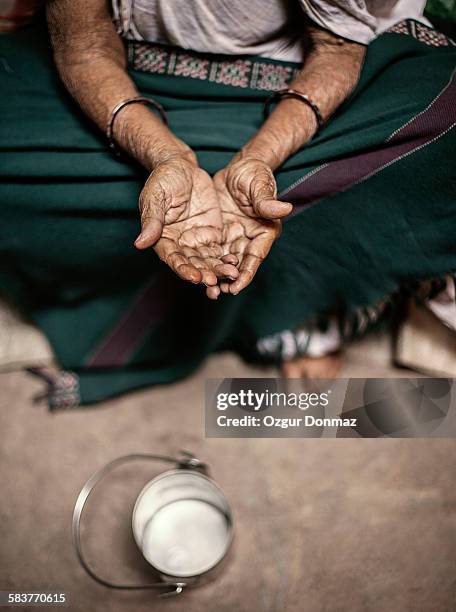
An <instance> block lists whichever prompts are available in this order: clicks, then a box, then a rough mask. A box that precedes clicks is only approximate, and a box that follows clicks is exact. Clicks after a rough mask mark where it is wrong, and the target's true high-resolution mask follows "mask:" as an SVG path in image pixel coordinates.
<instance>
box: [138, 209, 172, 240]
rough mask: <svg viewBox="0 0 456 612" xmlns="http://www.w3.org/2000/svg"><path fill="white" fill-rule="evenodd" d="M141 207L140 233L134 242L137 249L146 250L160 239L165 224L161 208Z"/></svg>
mask: <svg viewBox="0 0 456 612" xmlns="http://www.w3.org/2000/svg"><path fill="white" fill-rule="evenodd" d="M140 207H141V232H140V234H139V236H138V237H137V238H136V240H135V247H136V248H137V249H147V248H148V247H151V246H153V245H154V244H155V243H156V242H157V240H159V239H160V238H161V235H162V232H163V225H164V223H165V212H164V210H163V208H162V207H161V206H160V207H155V206H154V207H152V206H150V205H148V204H146V205H142V203H141V202H140Z"/></svg>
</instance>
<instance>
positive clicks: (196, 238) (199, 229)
mask: <svg viewBox="0 0 456 612" xmlns="http://www.w3.org/2000/svg"><path fill="white" fill-rule="evenodd" d="M139 208H140V212H141V233H140V235H139V236H138V238H137V239H136V241H135V246H136V247H137V248H138V249H146V248H148V247H153V248H154V250H155V252H156V253H157V255H158V256H159V257H160V259H161V260H163V261H164V262H166V263H167V264H168V266H169V267H170V268H171V269H172V270H174V272H175V273H176V274H177V275H178V276H180V278H182V279H184V280H187V281H190V282H192V283H196V284H197V283H203V284H204V285H206V287H207V295H208V297H211V298H216V297H217V295H218V291H215V290H214V288H215V286H216V285H217V282H218V281H220V280H223V279H228V280H231V281H234V280H236V279H237V277H238V276H239V271H238V269H237V268H236V264H237V263H238V261H237V257H236V256H235V255H226V256H223V251H222V229H223V228H222V214H221V211H220V206H219V203H218V199H217V194H216V191H215V188H214V185H213V181H212V179H211V177H210V176H209V175H208V174H207V172H205V171H204V170H202V169H201V168H199V167H198V165H197V163H196V161H194V160H193V159H189V158H188V157H185V156H180V155H177V156H172V157H170V158H168V159H166V160H165V161H162V162H160V163H158V164H157V165H156V166H155V168H154V170H153V172H152V173H151V175H150V176H149V178H148V179H147V182H146V184H145V186H144V188H143V190H142V192H141V195H140V198H139Z"/></svg>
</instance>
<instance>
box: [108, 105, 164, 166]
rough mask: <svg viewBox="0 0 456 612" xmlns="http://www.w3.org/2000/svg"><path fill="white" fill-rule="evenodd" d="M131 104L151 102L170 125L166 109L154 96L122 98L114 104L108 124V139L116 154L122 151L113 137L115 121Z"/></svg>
mask: <svg viewBox="0 0 456 612" xmlns="http://www.w3.org/2000/svg"><path fill="white" fill-rule="evenodd" d="M129 104H149V105H150V106H153V107H154V108H155V110H157V111H158V114H159V115H160V117H161V119H162V121H163V123H164V124H165V125H168V118H167V117H166V113H165V109H164V108H163V106H162V105H161V104H159V103H158V102H157V101H156V100H153V99H152V98H144V97H143V96H136V97H135V98H128V99H127V100H122V102H119V104H116V106H114V108H113V109H112V111H111V114H110V116H109V120H108V124H107V126H106V137H107V139H108V143H109V146H110V148H111V149H112V150H113V151H114V153H115V154H116V155H120V151H119V149H118V147H117V145H116V143H115V141H114V137H113V128H114V121H115V119H116V117H117V115H118V114H119V113H120V111H121V110H122V109H123V108H125V106H128V105H129Z"/></svg>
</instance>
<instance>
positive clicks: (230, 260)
mask: <svg viewBox="0 0 456 612" xmlns="http://www.w3.org/2000/svg"><path fill="white" fill-rule="evenodd" d="M220 259H221V261H223V263H227V264H233V266H237V265H238V263H239V258H238V257H236V255H233V254H232V253H229V254H228V255H223V257H221V258H220Z"/></svg>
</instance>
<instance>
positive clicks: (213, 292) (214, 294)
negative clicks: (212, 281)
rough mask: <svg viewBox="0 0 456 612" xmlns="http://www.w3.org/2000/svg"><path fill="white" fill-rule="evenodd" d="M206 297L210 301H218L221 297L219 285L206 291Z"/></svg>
mask: <svg viewBox="0 0 456 612" xmlns="http://www.w3.org/2000/svg"><path fill="white" fill-rule="evenodd" d="M206 295H207V297H208V298H209V299H210V300H216V299H217V298H218V296H219V295H220V287H217V285H215V287H208V288H207V289H206Z"/></svg>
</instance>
